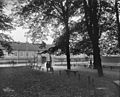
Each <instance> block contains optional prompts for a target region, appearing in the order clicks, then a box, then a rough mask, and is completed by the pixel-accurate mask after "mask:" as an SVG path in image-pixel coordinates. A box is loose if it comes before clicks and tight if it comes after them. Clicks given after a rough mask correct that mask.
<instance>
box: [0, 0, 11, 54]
mask: <svg viewBox="0 0 120 97" xmlns="http://www.w3.org/2000/svg"><path fill="white" fill-rule="evenodd" d="M4 6H5V5H4V2H3V1H0V30H3V31H6V30H10V29H13V26H12V23H11V22H12V19H11V18H10V17H8V16H7V15H6V14H4V12H3V8H4ZM0 37H4V39H3V40H2V38H1V40H0V45H1V47H5V49H6V50H7V51H8V53H10V52H11V50H12V49H11V47H10V45H9V43H8V40H11V38H10V37H8V35H5V34H3V33H1V34H0ZM6 40H7V41H6ZM3 55H4V54H3V49H1V48H0V56H3Z"/></svg>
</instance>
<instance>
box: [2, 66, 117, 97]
mask: <svg viewBox="0 0 120 97" xmlns="http://www.w3.org/2000/svg"><path fill="white" fill-rule="evenodd" d="M112 80H113V79H111V78H110V77H106V76H104V77H102V78H99V77H98V76H97V74H94V73H90V72H89V73H88V72H83V71H79V72H78V73H77V74H74V73H71V74H67V73H66V72H65V71H64V70H62V71H61V72H59V71H55V72H54V73H47V72H42V71H34V70H31V69H30V68H28V67H19V68H18V67H13V68H0V91H1V93H0V95H1V96H0V97H119V96H118V89H117V87H116V86H115V85H114V84H113V83H112ZM5 90H6V91H5Z"/></svg>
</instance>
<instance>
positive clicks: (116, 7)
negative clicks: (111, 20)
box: [115, 0, 120, 48]
mask: <svg viewBox="0 0 120 97" xmlns="http://www.w3.org/2000/svg"><path fill="white" fill-rule="evenodd" d="M115 12H116V23H117V28H118V46H119V48H120V21H119V11H118V0H115Z"/></svg>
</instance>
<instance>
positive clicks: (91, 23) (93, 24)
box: [84, 0, 103, 76]
mask: <svg viewBox="0 0 120 97" xmlns="http://www.w3.org/2000/svg"><path fill="white" fill-rule="evenodd" d="M97 3H98V2H97V1H96V0H93V1H92V3H91V1H89V0H88V3H87V1H86V0H84V9H85V19H86V25H87V30H88V34H89V36H90V39H91V41H92V45H93V56H94V68H96V69H97V70H98V75H99V76H103V69H102V64H101V58H100V48H99V37H100V36H99V24H98V20H99V18H98V16H97V12H98V9H97V7H98V6H97Z"/></svg>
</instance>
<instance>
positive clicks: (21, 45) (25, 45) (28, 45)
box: [10, 42, 40, 51]
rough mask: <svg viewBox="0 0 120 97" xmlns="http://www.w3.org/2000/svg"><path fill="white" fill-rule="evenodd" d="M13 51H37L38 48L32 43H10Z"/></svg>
mask: <svg viewBox="0 0 120 97" xmlns="http://www.w3.org/2000/svg"><path fill="white" fill-rule="evenodd" d="M10 45H11V47H12V49H13V50H19V51H25V50H27V51H38V50H40V48H39V47H38V46H37V45H34V44H32V43H21V42H11V43H10Z"/></svg>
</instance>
